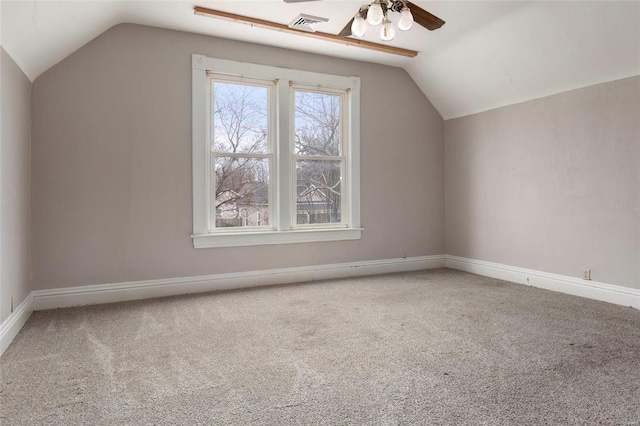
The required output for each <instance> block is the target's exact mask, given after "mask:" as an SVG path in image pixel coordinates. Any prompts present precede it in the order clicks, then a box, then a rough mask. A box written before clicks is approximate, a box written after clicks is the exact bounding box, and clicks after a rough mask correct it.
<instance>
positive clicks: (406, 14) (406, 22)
mask: <svg viewBox="0 0 640 426" xmlns="http://www.w3.org/2000/svg"><path fill="white" fill-rule="evenodd" d="M412 26H413V15H412V14H411V11H410V10H409V8H408V7H404V8H402V10H401V11H400V19H399V20H398V29H399V30H402V31H407V30H410V29H411V27H412Z"/></svg>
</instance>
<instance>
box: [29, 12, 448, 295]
mask: <svg viewBox="0 0 640 426" xmlns="http://www.w3.org/2000/svg"><path fill="white" fill-rule="evenodd" d="M192 53H200V54H205V55H207V56H211V57H217V58H223V59H230V60H236V61H244V62H253V63H260V64H268V65H274V66H282V67H288V68H298V69H303V70H309V71H316V72H325V73H333V74H339V75H357V76H360V77H361V84H362V97H361V103H362V108H361V109H362V111H361V113H362V138H361V141H362V142H361V151H362V155H361V157H362V158H361V177H362V188H361V193H362V197H361V202H362V225H363V227H364V228H365V231H364V232H363V237H362V239H361V240H359V241H349V242H331V243H313V244H290V245H279V246H262V247H238V248H228V249H198V250H196V249H194V248H193V246H192V242H191V238H190V237H189V235H190V233H191V230H192V219H191V217H192V216H191V209H192V206H191V54H192ZM32 105H33V128H32V131H33V212H34V214H33V247H34V250H33V274H34V285H35V287H36V288H55V287H64V286H78V285H86V284H95V283H110V282H120V281H129V280H144V279H155V278H169V277H177V276H191V275H200V274H212V273H223V272H235V271H244V270H259V269H269V268H279V267H289V266H302V265H311V264H325V263H334V262H349V261H358V260H374V259H385V258H397V257H400V256H402V252H403V249H406V250H407V254H408V256H420V255H430V254H442V253H444V243H445V241H444V144H443V141H444V122H443V120H442V118H441V116H440V115H439V114H438V112H437V111H436V110H435V109H434V108H433V106H432V105H431V104H430V103H429V101H428V100H427V99H426V98H425V96H424V95H423V94H422V92H420V90H419V89H418V87H417V86H416V85H415V83H414V82H413V80H412V79H411V78H410V77H409V76H408V74H407V73H406V72H405V71H404V70H402V69H399V68H392V67H387V66H382V65H376V64H370V63H363V62H354V61H349V60H343V59H336V58H330V57H324V56H318V55H313V54H306V53H300V52H294V51H289V50H285V49H278V48H273V47H266V46H260V45H254V44H248V43H242V42H235V41H229V40H223V39H218V38H212V37H206V36H200V35H194V34H187V33H180V32H175V31H170V30H161V29H155V28H150V27H143V26H137V25H128V24H126V25H119V26H116V27H114V28H112V29H111V30H109V31H107V32H106V33H104V34H102V35H101V36H99V37H98V38H96V39H95V40H93V41H92V42H90V43H89V44H88V45H86V46H84V47H83V48H81V49H80V50H78V51H77V52H75V53H74V54H72V55H71V56H70V57H68V58H66V59H65V60H64V61H62V62H61V63H59V64H58V65H56V66H54V67H53V68H51V69H50V70H48V71H47V72H46V73H44V74H43V75H41V76H40V77H39V78H38V79H37V80H36V81H35V82H34V86H33V104H32ZM385 112H391V114H390V115H388V116H387V117H384V116H383V113H385Z"/></svg>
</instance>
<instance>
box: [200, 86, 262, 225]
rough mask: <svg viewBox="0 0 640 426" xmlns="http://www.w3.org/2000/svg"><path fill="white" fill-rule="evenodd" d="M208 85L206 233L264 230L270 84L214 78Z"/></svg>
mask: <svg viewBox="0 0 640 426" xmlns="http://www.w3.org/2000/svg"><path fill="white" fill-rule="evenodd" d="M209 82H210V86H209V87H210V94H209V95H210V109H209V111H210V116H209V119H210V126H209V129H210V133H209V149H210V152H211V155H210V161H209V170H210V178H209V188H210V196H209V198H210V204H209V214H208V217H209V231H210V232H220V231H224V230H234V231H238V230H243V231H250V230H252V229H260V228H266V229H269V228H270V224H269V218H270V217H271V216H272V211H273V204H274V203H273V197H272V194H273V189H272V186H273V180H274V179H273V176H272V174H273V172H272V170H273V168H274V167H273V163H274V155H273V137H272V133H273V129H272V127H273V126H272V124H271V123H272V122H273V117H274V108H273V105H272V98H273V94H272V93H273V87H274V83H273V82H272V81H270V82H265V81H260V80H256V79H246V78H236V79H231V80H230V79H229V78H228V77H218V76H215V75H211V76H210V78H209ZM271 228H272V227H271Z"/></svg>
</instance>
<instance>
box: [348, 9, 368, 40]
mask: <svg viewBox="0 0 640 426" xmlns="http://www.w3.org/2000/svg"><path fill="white" fill-rule="evenodd" d="M366 31H367V23H366V22H365V21H364V18H363V17H362V15H360V14H357V15H356V17H355V18H353V23H352V24H351V35H353V36H354V37H363V36H364V33H365V32H366Z"/></svg>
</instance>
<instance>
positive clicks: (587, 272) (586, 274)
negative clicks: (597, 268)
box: [582, 269, 591, 281]
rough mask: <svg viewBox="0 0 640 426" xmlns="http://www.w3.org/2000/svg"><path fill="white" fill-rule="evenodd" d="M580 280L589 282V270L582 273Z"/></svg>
mask: <svg viewBox="0 0 640 426" xmlns="http://www.w3.org/2000/svg"><path fill="white" fill-rule="evenodd" d="M582 279H583V280H589V281H591V269H585V270H584V273H583V274H582Z"/></svg>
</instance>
